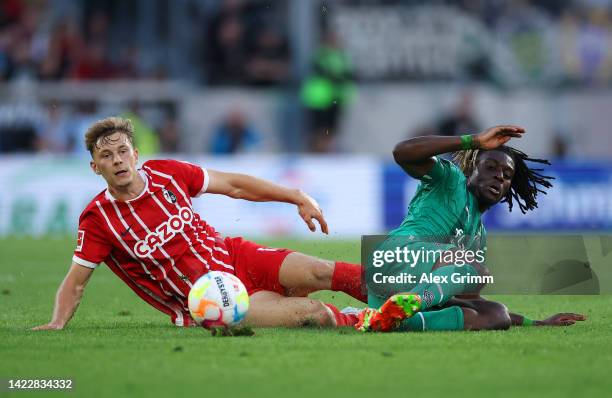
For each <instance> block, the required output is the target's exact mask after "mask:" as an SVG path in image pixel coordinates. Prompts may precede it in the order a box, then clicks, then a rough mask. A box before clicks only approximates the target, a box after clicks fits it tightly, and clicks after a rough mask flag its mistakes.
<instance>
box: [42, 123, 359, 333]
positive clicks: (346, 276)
mask: <svg viewBox="0 0 612 398" xmlns="http://www.w3.org/2000/svg"><path fill="white" fill-rule="evenodd" d="M133 133H134V128H133V126H132V123H131V122H130V121H129V120H127V119H121V118H116V117H113V118H107V119H104V120H101V121H99V122H96V123H94V124H93V125H92V126H91V127H90V128H89V130H88V131H87V133H86V135H85V141H86V145H87V149H88V150H89V152H90V153H91V156H92V160H91V163H90V165H91V168H92V170H93V171H94V172H95V173H96V174H98V175H100V176H102V177H103V178H104V180H105V181H106V183H107V185H108V187H107V188H106V189H105V190H104V191H102V192H101V193H100V194H98V195H97V196H96V197H95V198H94V199H93V200H92V201H91V203H90V204H89V205H88V206H87V207H86V208H85V210H84V211H83V213H82V214H81V217H80V219H79V228H78V240H77V247H76V249H75V251H74V256H73V257H72V266H71V267H70V270H69V271H68V274H67V275H66V277H65V279H64V281H63V282H62V284H61V286H60V287H59V290H58V292H57V296H56V300H55V309H54V311H53V318H52V320H51V322H49V323H48V324H46V325H42V326H38V327H36V328H34V329H36V330H41V329H62V328H64V327H65V326H66V324H67V323H68V321H69V320H70V319H71V318H72V316H73V314H74V312H75V311H76V309H77V306H78V304H79V301H80V299H81V296H82V294H83V291H84V289H85V286H86V285H87V281H88V280H89V278H90V277H91V275H92V273H93V271H94V269H95V268H96V267H97V266H98V264H100V263H102V262H104V263H106V264H107V265H108V266H109V267H110V269H111V270H112V271H113V272H114V273H115V274H116V275H117V276H118V277H119V278H121V279H122V280H123V281H124V282H125V283H126V284H127V285H128V286H129V287H130V288H131V289H132V290H133V291H134V292H135V293H136V294H137V295H138V296H140V298H142V299H143V300H145V301H146V302H147V303H149V304H151V305H152V306H153V307H155V308H156V309H158V310H160V311H162V312H164V313H166V314H168V315H169V316H170V317H171V319H172V322H173V323H174V324H176V325H178V326H190V325H192V324H193V320H192V319H191V317H190V315H189V310H188V307H187V296H188V294H189V290H190V288H191V286H192V284H193V283H194V282H195V281H196V280H197V279H198V278H199V277H201V276H202V275H204V274H206V273H207V272H208V271H209V270H220V271H225V272H230V273H233V274H235V275H236V276H238V277H239V278H240V279H241V280H242V282H243V283H244V284H245V286H246V288H247V291H248V293H249V295H250V310H249V312H248V314H247V316H246V323H247V324H249V325H252V326H261V327H276V326H285V327H296V326H300V325H302V324H304V323H305V322H307V323H312V322H316V323H317V324H319V325H321V326H332V327H333V326H347V325H351V326H352V325H354V324H355V322H356V321H357V319H356V316H354V315H345V314H342V313H340V312H339V311H338V310H337V309H336V308H335V307H334V306H332V305H331V304H324V303H322V302H320V301H317V300H312V299H309V298H308V297H306V296H307V295H308V294H309V293H310V292H313V291H316V290H337V291H343V292H345V293H347V294H349V295H352V296H353V297H355V298H357V299H359V300H361V301H365V300H366V298H365V297H364V295H363V293H362V292H361V282H360V281H361V266H360V265H357V264H349V263H343V262H333V261H327V260H321V259H318V258H314V257H310V256H306V255H304V254H300V253H296V252H292V251H291V250H286V249H274V248H269V247H264V246H260V245H258V244H255V243H253V242H249V241H247V240H245V239H243V238H239V237H238V238H230V237H226V238H224V237H221V236H220V235H219V234H218V233H217V232H216V231H215V229H214V228H213V227H212V226H210V225H208V224H207V223H206V222H205V221H204V220H203V219H202V218H201V217H200V215H199V214H197V213H196V212H195V211H194V210H193V207H192V203H191V198H193V197H197V196H199V195H201V194H204V193H208V194H221V195H225V196H228V197H230V198H234V199H245V200H250V201H258V202H263V201H278V202H287V203H291V204H294V205H296V206H297V208H298V212H299V214H300V216H301V217H302V219H303V220H304V222H305V223H306V224H307V225H308V227H309V228H310V230H311V231H313V232H314V231H315V229H316V226H315V223H314V222H313V220H316V221H317V222H318V223H319V225H320V228H321V230H322V231H323V232H324V233H328V230H327V224H326V222H325V219H324V217H323V214H322V212H321V209H320V208H319V205H318V204H317V202H316V201H315V200H313V199H312V198H311V197H310V196H308V195H307V194H305V193H304V192H301V191H299V190H296V189H288V188H285V187H281V186H278V185H275V184H273V183H271V182H268V181H264V180H261V179H257V178H254V177H250V176H247V175H242V174H233V173H223V172H220V171H215V170H207V169H205V168H202V167H199V166H196V165H193V164H190V163H186V162H180V161H175V160H150V161H147V162H145V163H144V164H143V165H142V167H141V168H140V169H138V166H137V164H138V150H137V149H135V148H134V145H133ZM204 216H205V215H204Z"/></svg>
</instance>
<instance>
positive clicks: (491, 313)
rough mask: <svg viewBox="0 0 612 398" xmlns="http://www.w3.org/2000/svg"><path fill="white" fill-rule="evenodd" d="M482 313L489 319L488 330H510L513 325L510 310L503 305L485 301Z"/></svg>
mask: <svg viewBox="0 0 612 398" xmlns="http://www.w3.org/2000/svg"><path fill="white" fill-rule="evenodd" d="M480 312H481V313H482V314H483V316H485V317H486V319H488V324H487V328H486V329H488V330H508V329H510V326H511V325H512V319H510V313H509V312H508V308H507V307H506V306H505V305H503V304H502V303H498V302H495V301H484V302H483V303H482V305H481V309H480Z"/></svg>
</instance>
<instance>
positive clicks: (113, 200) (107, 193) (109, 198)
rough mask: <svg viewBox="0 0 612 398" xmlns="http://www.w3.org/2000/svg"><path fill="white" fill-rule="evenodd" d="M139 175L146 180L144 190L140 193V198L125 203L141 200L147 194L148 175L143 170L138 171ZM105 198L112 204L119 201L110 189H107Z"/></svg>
mask: <svg viewBox="0 0 612 398" xmlns="http://www.w3.org/2000/svg"><path fill="white" fill-rule="evenodd" d="M138 174H140V176H141V177H142V179H143V180H144V183H145V185H144V188H143V189H142V192H140V193H139V194H138V196H136V197H135V198H132V199H128V200H126V201H125V202H131V201H134V200H136V199H139V198H141V197H142V195H144V194H145V192H147V190H148V189H149V178H147V173H145V172H144V170H143V169H138ZM104 197H105V198H106V199H108V200H110V201H111V202H116V201H117V199H115V197H114V196H113V195H112V194H111V193H110V191H109V190H108V188H106V191H105V192H104Z"/></svg>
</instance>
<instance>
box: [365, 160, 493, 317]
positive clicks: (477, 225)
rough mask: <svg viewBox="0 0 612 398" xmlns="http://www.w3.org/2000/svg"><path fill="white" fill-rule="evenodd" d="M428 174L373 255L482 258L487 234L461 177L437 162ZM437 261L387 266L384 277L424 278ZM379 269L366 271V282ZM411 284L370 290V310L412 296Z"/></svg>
mask: <svg viewBox="0 0 612 398" xmlns="http://www.w3.org/2000/svg"><path fill="white" fill-rule="evenodd" d="M434 159H435V164H434V165H433V167H432V169H431V170H430V171H429V173H427V174H426V175H424V176H423V177H421V183H420V184H419V186H418V188H417V191H416V194H415V195H414V197H413V198H412V201H411V202H410V205H409V208H408V214H407V215H406V217H405V218H404V220H403V221H402V223H401V225H400V226H399V227H398V228H396V229H394V230H393V231H391V232H390V233H389V236H388V237H387V239H386V240H385V241H384V242H383V243H382V244H381V245H380V246H378V247H377V250H384V251H389V250H391V251H393V250H395V249H396V248H398V247H401V248H402V249H403V248H406V249H408V250H410V251H411V252H418V251H421V252H424V251H429V250H433V251H447V250H454V249H462V250H470V251H473V252H474V253H476V252H477V251H479V250H482V252H483V253H482V254H483V257H484V256H486V250H487V248H486V232H485V229H484V227H483V225H482V221H481V217H480V216H481V214H480V210H479V209H478V202H477V200H476V197H475V196H474V195H473V194H472V193H471V192H470V191H469V190H468V189H467V180H466V178H465V176H464V175H463V172H462V171H461V170H460V169H459V168H458V167H457V166H455V165H454V164H453V163H452V162H450V161H448V160H446V159H441V158H437V157H435V158H434ZM437 260H439V258H436V257H435V256H427V257H420V258H419V260H418V261H417V262H416V263H414V264H411V265H407V264H406V263H405V262H395V263H387V264H386V265H385V268H384V272H385V274H386V275H401V274H403V273H406V272H408V273H410V274H413V275H422V274H425V273H429V272H431V271H432V269H433V267H434V265H435V264H436V262H437ZM379 270H380V269H377V268H374V267H368V268H367V272H368V280H370V277H371V276H372V274H373V273H376V272H379ZM415 286H416V283H415V282H406V283H404V284H384V283H383V284H369V285H368V305H370V306H371V307H374V308H377V307H378V306H380V305H381V304H382V303H383V302H384V301H385V300H386V298H387V297H389V296H390V295H392V294H395V293H397V292H399V291H404V292H407V291H410V290H411V289H412V288H414V287H415Z"/></svg>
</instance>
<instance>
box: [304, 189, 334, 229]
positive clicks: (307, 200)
mask: <svg viewBox="0 0 612 398" xmlns="http://www.w3.org/2000/svg"><path fill="white" fill-rule="evenodd" d="M296 205H297V207H298V212H299V213H300V217H302V219H303V220H304V222H305V223H306V225H308V228H309V229H310V230H311V231H312V232H315V231H316V230H317V227H316V226H315V223H314V222H313V221H312V220H313V219H315V220H317V221H318V222H319V225H320V226H321V231H322V232H323V233H324V234H328V233H329V230H328V228H327V221H325V217H323V210H321V206H319V204H318V203H317V201H316V200H314V199H313V198H312V197H311V196H310V195H308V194H307V193H305V192H302V191H299V193H298V200H297V202H296Z"/></svg>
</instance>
